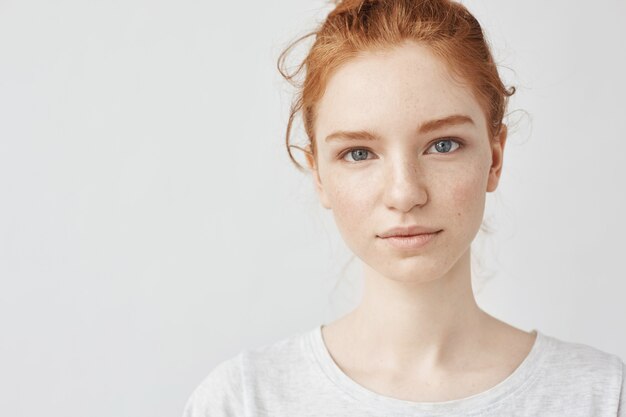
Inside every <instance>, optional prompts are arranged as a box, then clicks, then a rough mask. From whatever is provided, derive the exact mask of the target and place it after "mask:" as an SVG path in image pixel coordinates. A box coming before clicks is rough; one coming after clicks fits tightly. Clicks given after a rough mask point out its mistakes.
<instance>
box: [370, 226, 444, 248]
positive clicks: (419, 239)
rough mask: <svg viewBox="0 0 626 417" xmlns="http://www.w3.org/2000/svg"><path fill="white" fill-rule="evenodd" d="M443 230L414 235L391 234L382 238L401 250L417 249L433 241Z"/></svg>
mask: <svg viewBox="0 0 626 417" xmlns="http://www.w3.org/2000/svg"><path fill="white" fill-rule="evenodd" d="M440 232H441V230H439V231H437V232H433V233H421V234H417V235H412V236H390V237H386V238H382V239H383V241H384V242H385V243H387V244H389V245H390V246H391V247H393V248H395V249H400V250H415V249H419V248H421V247H423V246H426V245H427V244H428V243H430V242H432V240H433V239H435V237H437V236H438V235H439V233H440Z"/></svg>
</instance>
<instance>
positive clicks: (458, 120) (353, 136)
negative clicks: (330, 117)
mask: <svg viewBox="0 0 626 417" xmlns="http://www.w3.org/2000/svg"><path fill="white" fill-rule="evenodd" d="M461 124H471V125H474V126H476V123H474V120H472V118H471V117H469V116H466V115H464V114H453V115H450V116H446V117H444V118H441V119H435V120H429V121H427V122H424V123H422V124H421V125H420V127H419V128H418V129H417V132H418V133H420V134H424V133H429V132H432V131H434V130H437V129H441V128H442V127H446V126H456V125H461ZM331 140H380V137H379V136H378V135H376V134H375V133H373V132H369V131H367V130H358V131H354V132H352V131H346V130H338V131H336V132H333V133H331V134H330V135H328V136H326V139H325V141H326V142H328V141H331Z"/></svg>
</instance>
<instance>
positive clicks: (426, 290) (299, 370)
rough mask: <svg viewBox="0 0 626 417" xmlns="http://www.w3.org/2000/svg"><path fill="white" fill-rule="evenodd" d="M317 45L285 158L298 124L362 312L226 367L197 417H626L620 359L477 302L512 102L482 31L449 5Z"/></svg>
mask: <svg viewBox="0 0 626 417" xmlns="http://www.w3.org/2000/svg"><path fill="white" fill-rule="evenodd" d="M314 34H315V35H316V41H315V43H314V45H313V46H312V48H311V50H310V51H309V54H308V55H307V57H306V59H305V62H304V65H303V66H302V67H301V68H303V67H305V68H306V78H305V80H304V84H303V85H302V90H301V92H300V95H299V97H298V100H297V101H296V104H295V105H294V107H293V108H292V113H291V117H290V119H289V124H288V128H287V145H289V131H290V128H291V124H292V121H293V118H294V115H295V114H296V113H297V112H299V111H301V112H302V116H303V120H304V127H305V130H306V133H307V135H308V138H309V140H310V144H309V146H307V148H306V152H307V161H308V165H309V168H310V169H311V173H312V177H313V184H314V187H315V189H316V191H317V193H318V195H319V199H320V202H321V204H322V205H323V206H324V207H325V208H327V209H330V210H332V213H333V216H334V218H335V221H336V223H337V226H338V229H339V231H340V234H341V236H342V237H343V238H344V239H345V242H346V244H347V246H348V247H349V248H350V249H351V250H352V251H353V252H354V253H355V254H356V255H357V256H358V257H359V258H360V259H361V260H362V261H363V264H364V271H365V276H364V293H363V298H362V300H361V302H360V304H359V305H358V306H357V307H356V308H355V309H354V310H353V311H351V312H350V313H349V314H347V315H345V316H343V317H341V318H339V319H338V320H336V321H334V322H332V323H328V324H325V325H320V326H318V327H316V328H314V329H312V330H309V331H307V332H303V333H301V334H298V335H294V336H292V337H289V338H287V339H284V340H281V341H279V342H276V343H274V344H271V345H267V346H263V347H257V348H254V349H248V350H245V351H242V352H241V353H240V354H239V355H237V356H235V357H233V358H231V359H229V360H226V361H224V362H222V363H220V364H219V365H218V366H217V367H216V368H215V369H214V370H213V372H211V373H210V374H209V376H208V377H207V378H206V379H205V380H204V381H203V382H202V383H201V384H200V386H199V387H198V388H197V389H196V390H195V391H194V393H193V394H192V396H191V397H190V398H189V401H188V403H187V406H186V408H185V416H186V417H200V416H210V417H223V416H285V417H287V416H288V417H295V416H338V417H339V416H341V417H344V416H381V417H383V416H385V417H386V416H390V415H397V416H453V415H454V416H470V415H472V416H474V415H476V416H478V415H480V416H512V415H515V416H596V417H599V416H607V417H608V416H618V415H619V416H626V387H624V375H625V374H626V372H625V365H624V363H623V361H622V360H621V359H620V358H619V357H618V356H616V355H612V354H609V353H606V352H603V351H601V350H598V349H596V348H593V347H591V346H587V345H583V344H576V343H570V342H565V341H562V340H559V339H556V338H554V337H551V336H548V335H546V334H543V333H542V332H539V331H538V330H533V331H532V332H526V331H523V330H520V329H518V328H516V327H513V326H511V325H509V324H507V323H504V322H502V321H500V320H498V319H496V318H495V317H493V316H491V315H489V314H487V313H486V312H485V311H483V310H481V309H480V308H479V306H478V305H477V304H476V300H475V299H474V294H473V291H472V286H471V272H470V245H471V243H472V241H473V239H474V238H475V236H476V234H477V232H478V230H479V228H480V225H481V222H482V219H483V213H484V208H485V197H486V193H487V192H492V191H494V190H495V189H496V188H497V186H498V181H499V178H500V175H501V172H502V167H503V155H504V149H505V143H506V138H507V127H506V125H505V124H504V123H503V117H504V114H505V111H506V106H507V101H508V97H509V96H511V95H512V94H513V93H514V92H515V89H514V88H510V89H507V88H505V86H504V85H503V83H502V81H501V79H500V77H499V75H498V72H497V68H496V65H495V64H494V60H493V58H492V55H491V53H490V50H489V47H488V44H487V42H486V40H485V39H484V36H483V32H482V30H481V27H480V25H479V23H478V22H477V21H476V19H475V18H474V17H473V16H472V15H471V14H470V13H469V12H468V11H467V10H466V8H465V7H464V6H462V5H461V4H459V3H456V2H453V1H447V0H378V1H365V0H345V1H343V2H340V3H338V4H337V6H336V8H335V9H334V10H333V11H332V12H331V13H330V14H329V15H328V17H327V19H326V20H325V22H323V24H322V25H321V26H320V28H319V30H317V31H316V32H314ZM285 52H287V51H285ZM285 52H284V53H283V55H281V58H283V57H284V54H285ZM279 62H280V61H279ZM283 75H285V74H284V73H283ZM285 77H287V79H289V80H291V78H292V77H293V75H285ZM287 149H288V150H290V146H288V148H287ZM289 155H290V156H291V153H289ZM292 160H293V157H292ZM294 162H295V160H294Z"/></svg>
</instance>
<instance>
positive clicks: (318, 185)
mask: <svg viewBox="0 0 626 417" xmlns="http://www.w3.org/2000/svg"><path fill="white" fill-rule="evenodd" d="M306 160H307V164H308V166H309V169H310V170H311V174H312V175H313V182H314V186H315V191H316V192H317V195H318V196H319V199H320V202H321V203H322V206H324V208H327V209H330V204H329V202H328V198H327V197H326V193H325V192H324V186H323V185H322V180H321V179H320V176H319V170H318V167H317V164H316V163H315V158H314V156H313V153H312V152H311V147H310V146H309V145H307V146H306Z"/></svg>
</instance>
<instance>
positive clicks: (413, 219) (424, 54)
mask: <svg viewBox="0 0 626 417" xmlns="http://www.w3.org/2000/svg"><path fill="white" fill-rule="evenodd" d="M318 110H319V113H318V119H317V120H316V124H315V131H316V141H317V147H318V163H319V167H318V171H317V174H318V175H319V177H318V181H317V182H316V188H317V191H318V193H319V195H320V200H321V202H322V204H323V205H324V207H326V208H329V209H332V212H333V215H334V218H335V221H336V224H337V227H338V229H339V231H340V233H341V235H342V237H343V238H344V240H345V242H346V244H347V245H348V247H349V248H350V249H351V250H352V251H353V252H354V253H355V254H356V255H357V256H358V257H359V258H360V259H362V260H363V261H364V262H365V263H366V264H368V265H369V266H370V267H371V268H372V269H373V270H375V271H377V272H378V273H380V274H382V275H384V276H386V277H388V278H390V279H395V280H400V281H415V280H418V281H419V280H431V279H436V278H437V277H439V276H441V275H442V274H444V273H445V272H446V271H448V270H449V269H450V268H451V267H452V266H453V264H454V263H455V262H456V261H457V260H458V259H459V258H460V257H461V256H462V255H464V254H465V252H466V251H467V250H468V249H469V246H470V244H471V241H472V240H473V239H474V237H475V236H476V234H477V232H478V230H479V229H480V225H481V222H482V218H483V213H484V204H485V193H486V192H489V191H493V190H494V189H495V188H496V186H497V183H498V178H499V173H500V171H499V169H500V167H499V165H496V166H495V167H492V153H495V155H493V156H494V157H495V159H496V161H495V162H496V164H499V163H500V160H499V159H501V153H502V150H503V145H504V139H505V137H506V136H505V134H506V129H503V132H504V135H503V137H502V147H500V144H499V143H497V142H492V143H495V145H494V147H493V148H492V146H490V142H489V136H488V130H487V125H486V117H485V114H484V112H483V110H482V108H481V107H480V105H479V103H478V101H477V100H476V99H475V97H474V95H473V94H472V91H471V90H470V88H469V86H467V85H463V84H460V83H459V82H458V81H455V80H454V79H453V78H452V77H451V76H450V75H449V72H448V71H447V68H446V66H445V64H443V63H442V62H441V61H439V60H438V59H437V58H436V57H434V56H433V55H431V54H430V52H429V51H428V49H426V48H425V47H423V46H420V45H417V44H409V45H407V46H403V47H401V48H396V49H394V50H391V51H385V52H377V53H367V54H362V55H361V56H360V57H359V58H356V59H353V60H352V61H349V62H348V63H347V64H345V65H344V66H343V67H341V68H339V70H338V71H337V72H336V73H335V74H333V76H332V77H331V78H330V80H329V82H328V85H327V88H326V91H325V94H324V96H323V97H322V99H321V101H320V102H319V105H318ZM455 113H460V114H466V115H469V116H470V117H472V119H473V120H474V121H475V122H476V126H472V125H460V126H455V127H450V128H443V129H441V130H439V131H435V132H431V133H429V134H427V135H422V136H419V135H417V134H416V131H417V126H419V125H420V124H421V122H423V121H426V120H431V119H434V118H440V117H444V116H447V115H450V114H455ZM340 129H341V130H360V129H367V130H373V131H375V132H377V133H378V134H380V135H382V136H383V138H384V140H383V141H382V142H381V143H369V142H366V141H359V142H354V143H351V142H342V143H325V142H324V138H325V137H326V136H327V135H328V134H329V133H331V132H333V131H335V130H340ZM444 136H458V137H460V138H463V139H465V141H466V142H465V143H466V144H465V147H463V148H460V149H456V147H457V145H456V144H454V143H453V144H452V148H451V149H450V152H449V154H446V153H445V152H440V151H437V150H436V149H435V148H434V147H433V146H432V145H431V147H429V148H427V147H426V146H427V145H428V144H429V143H431V141H432V140H434V139H437V138H439V137H444ZM357 146H359V147H367V148H368V149H370V151H369V152H368V153H367V155H366V156H364V157H365V158H366V159H367V160H365V161H357V162H355V160H353V159H351V158H350V155H348V156H344V159H345V160H344V161H340V160H339V159H338V158H337V155H338V154H339V152H340V151H341V150H343V149H346V148H348V147H357ZM427 150H429V152H430V154H426V151H427ZM437 152H439V153H437ZM455 153H456V154H455ZM348 161H349V162H348ZM350 163H352V164H354V165H352V166H350V165H349V164H350ZM356 164H361V165H360V166H357V165H356ZM406 224H420V225H424V226H432V227H437V228H440V229H445V233H444V234H442V235H441V236H439V237H441V239H437V241H435V242H432V243H433V244H432V245H429V246H428V248H427V249H425V250H424V251H423V252H420V253H417V254H406V253H398V252H394V251H392V250H390V249H389V248H388V247H387V246H386V245H384V244H383V243H384V242H382V241H381V240H380V239H377V238H376V234H377V233H382V232H383V231H385V230H387V229H388V228H390V227H393V226H396V225H406Z"/></svg>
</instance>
